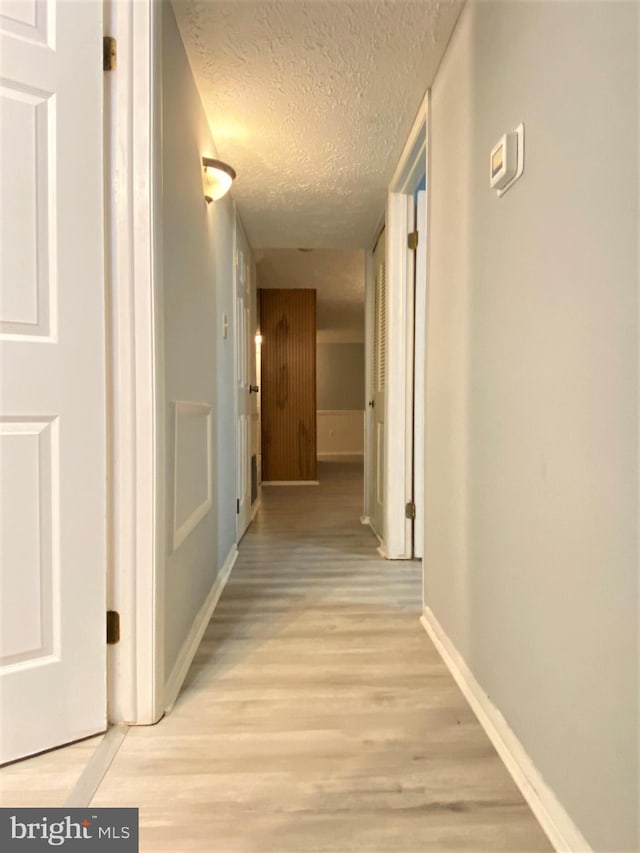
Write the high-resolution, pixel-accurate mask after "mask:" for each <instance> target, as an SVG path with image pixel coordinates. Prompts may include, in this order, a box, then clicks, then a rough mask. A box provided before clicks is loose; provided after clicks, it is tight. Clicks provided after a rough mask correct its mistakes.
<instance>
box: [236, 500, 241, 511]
mask: <svg viewBox="0 0 640 853" xmlns="http://www.w3.org/2000/svg"><path fill="white" fill-rule="evenodd" d="M236 515H240V498H236Z"/></svg>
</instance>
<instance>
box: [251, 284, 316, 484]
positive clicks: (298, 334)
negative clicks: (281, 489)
mask: <svg viewBox="0 0 640 853" xmlns="http://www.w3.org/2000/svg"><path fill="white" fill-rule="evenodd" d="M260 328H261V332H262V347H261V350H262V365H261V374H262V395H261V396H262V477H263V481H264V482H268V481H272V482H273V481H279V482H282V481H299V480H315V479H316V476H317V473H316V292H315V290H284V289H282V290H260Z"/></svg>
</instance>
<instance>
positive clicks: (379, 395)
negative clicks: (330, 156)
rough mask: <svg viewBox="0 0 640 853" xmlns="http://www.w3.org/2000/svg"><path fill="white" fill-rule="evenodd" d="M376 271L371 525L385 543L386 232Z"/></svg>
mask: <svg viewBox="0 0 640 853" xmlns="http://www.w3.org/2000/svg"><path fill="white" fill-rule="evenodd" d="M373 263H374V272H375V279H374V280H375V299H374V304H375V318H374V330H373V377H372V379H373V397H372V400H371V402H372V403H373V448H372V465H371V469H372V492H373V502H372V510H373V512H372V516H371V525H372V527H373V529H374V530H375V532H376V533H377V535H378V536H379V537H380V539H381V540H382V541H384V501H385V479H386V478H385V433H384V431H385V389H386V367H387V346H386V342H387V312H386V304H387V281H386V263H385V233H384V231H383V232H382V234H381V235H380V237H379V238H378V243H377V245H376V248H375V251H374V254H373Z"/></svg>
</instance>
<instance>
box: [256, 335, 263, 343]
mask: <svg viewBox="0 0 640 853" xmlns="http://www.w3.org/2000/svg"><path fill="white" fill-rule="evenodd" d="M261 343H262V335H256V346H260V344H261Z"/></svg>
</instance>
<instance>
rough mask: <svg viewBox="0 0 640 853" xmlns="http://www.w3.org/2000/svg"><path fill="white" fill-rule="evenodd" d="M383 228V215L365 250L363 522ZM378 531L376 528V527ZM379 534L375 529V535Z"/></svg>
mask: <svg viewBox="0 0 640 853" xmlns="http://www.w3.org/2000/svg"><path fill="white" fill-rule="evenodd" d="M383 228H384V215H383V216H381V217H380V221H379V222H378V224H377V225H376V230H375V236H374V238H373V240H372V242H371V245H370V246H369V247H368V248H367V249H366V250H365V252H364V340H365V346H364V395H365V418H364V484H363V489H364V495H363V513H362V515H361V516H360V523H361V524H365V525H368V526H369V527H371V530H373V527H372V526H371V518H372V516H373V477H372V476H371V473H372V472H371V460H372V454H373V453H374V443H373V432H374V429H373V428H374V419H373V409H372V407H371V406H370V405H369V404H370V401H371V400H372V399H373V391H374V380H373V372H374V353H373V349H374V337H375V312H376V304H375V303H376V274H375V268H374V263H373V253H374V251H375V248H376V245H377V243H378V240H379V239H380V235H381V232H382V229H383ZM373 532H374V533H375V530H373ZM377 535H378V534H377V533H376V536H377Z"/></svg>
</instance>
